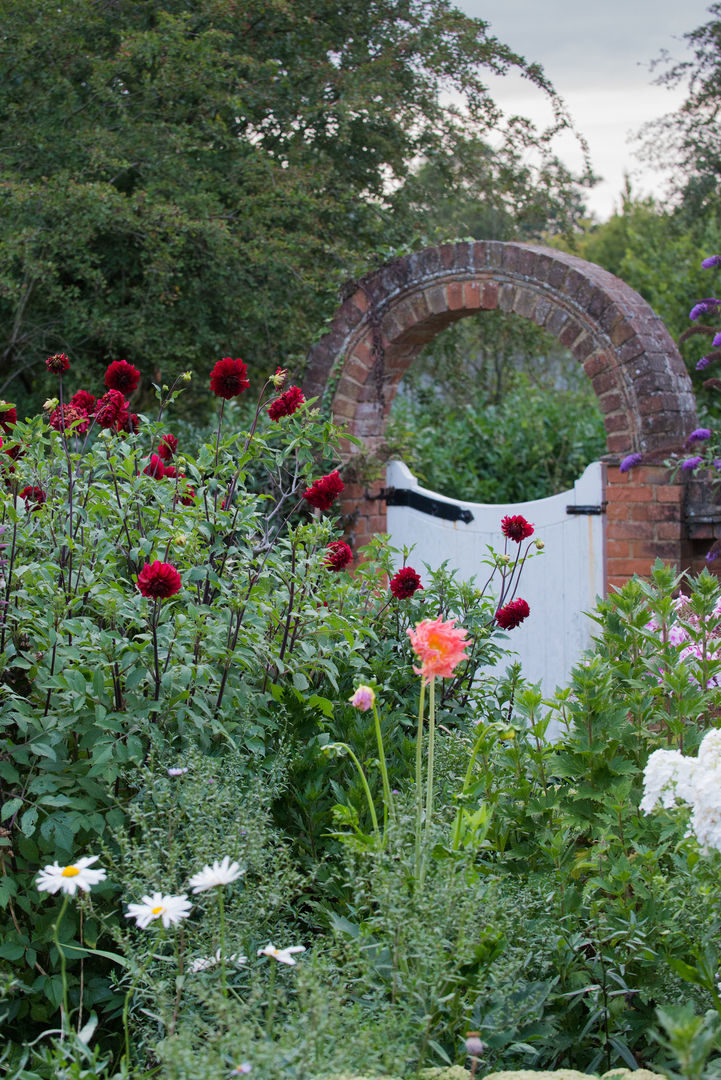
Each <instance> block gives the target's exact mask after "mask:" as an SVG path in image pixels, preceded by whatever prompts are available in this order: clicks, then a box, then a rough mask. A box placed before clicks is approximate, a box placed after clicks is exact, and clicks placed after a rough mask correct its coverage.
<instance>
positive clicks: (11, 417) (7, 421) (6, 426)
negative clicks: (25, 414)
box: [0, 402, 18, 435]
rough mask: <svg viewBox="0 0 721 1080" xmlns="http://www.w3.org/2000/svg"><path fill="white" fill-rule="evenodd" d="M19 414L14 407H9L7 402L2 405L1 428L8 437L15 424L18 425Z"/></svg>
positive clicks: (0, 412) (0, 410) (0, 405)
mask: <svg viewBox="0 0 721 1080" xmlns="http://www.w3.org/2000/svg"><path fill="white" fill-rule="evenodd" d="M17 422H18V414H17V410H16V408H15V406H14V405H7V404H6V403H5V402H2V404H0V428H2V429H3V431H4V432H5V434H6V435H9V434H10V428H11V427H12V425H13V424H17Z"/></svg>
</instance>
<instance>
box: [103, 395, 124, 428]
mask: <svg viewBox="0 0 721 1080" xmlns="http://www.w3.org/2000/svg"><path fill="white" fill-rule="evenodd" d="M125 405H126V401H125V398H124V397H123V395H122V394H121V393H120V391H119V390H108V392H107V394H103V396H102V397H101V398H100V400H99V401H98V404H97V407H96V409H95V419H96V420H97V422H98V423H99V424H100V426H101V427H102V428H112V427H115V425H116V424H117V422H118V419H119V418H120V416H121V415H122V413H123V412H125V411H126V409H125Z"/></svg>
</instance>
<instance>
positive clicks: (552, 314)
mask: <svg viewBox="0 0 721 1080" xmlns="http://www.w3.org/2000/svg"><path fill="white" fill-rule="evenodd" d="M497 309H498V310H501V311H506V312H513V313H515V314H516V315H518V316H520V317H521V318H525V319H530V320H531V321H532V322H534V323H536V325H538V326H540V327H542V328H543V329H544V330H546V331H547V332H548V333H549V334H551V335H552V336H554V337H555V338H557V339H558V341H560V342H561V344H562V345H564V346H565V347H566V348H568V349H569V350H570V352H571V353H572V354H573V356H575V358H576V359H577V360H578V362H579V363H580V364H582V365H583V367H584V370H585V372H586V374H587V375H588V377H589V378H590V380H591V382H592V385H593V389H594V391H595V393H596V396H597V398H598V403H599V407H600V410H601V413H602V414H603V418H604V424H605V427H606V443H607V449H608V457H607V460H608V462H609V463H613V464H617V463H618V460H619V457H620V456H623V455H625V454H630V453H633V452H643V453H649V452H653V456H654V457H655V458H658V459H659V460H661V459H662V458H663V451H664V450H665V449H677V448H678V447H679V445H680V444H681V442H682V441H683V439H684V438H685V437H686V435H687V434H688V433H689V432H690V431H691V430H692V429H693V428H694V427H695V426H696V403H695V398H694V395H693V390H692V386H691V380H690V378H689V375H688V372H687V371H686V368H685V366H684V363H683V361H682V359H681V357H680V355H679V353H678V350H677V348H676V346H675V344H674V342H673V340H672V338H671V336H670V334H669V333H668V331H667V329H666V327H665V326H664V324H663V322H662V321H661V319H660V318H659V317H658V316H657V315H656V314H654V312H653V311H652V309H651V308H650V307H649V305H648V304H647V303H646V301H645V300H644V299H643V298H642V297H641V296H639V294H638V293H637V292H635V291H634V290H633V289H631V288H630V286H629V285H627V284H626V283H625V282H623V281H621V280H620V279H619V278H617V277H614V275H613V274H610V273H608V272H607V271H605V270H602V269H601V267H599V266H595V265H594V264H593V263H588V262H586V261H585V260H583V259H579V258H577V257H576V256H573V255H568V254H566V253H565V252H561V251H556V250H554V249H551V248H544V247H540V246H537V245H534V244H521V243H501V242H497V241H476V242H473V241H467V242H460V243H449V244H442V245H440V246H438V247H432V248H426V249H425V250H424V251H418V252H414V253H413V254H411V255H407V256H405V257H403V258H399V259H395V260H394V261H393V262H390V263H387V264H386V265H385V266H382V267H381V268H380V269H379V270H377V271H376V272H375V273H373V274H370V275H368V276H367V277H365V278H363V279H362V280H361V281H359V282H358V283H357V285H356V287H355V288H354V289H353V291H352V292H351V293H350V295H349V296H348V297H347V299H346V300H345V302H344V303H343V304H342V305H341V307H340V308H339V309H338V311H337V312H336V315H335V317H334V319H333V321H332V323H331V325H330V328H329V331H328V333H326V334H325V335H324V336H323V337H322V338H321V339H320V341H319V342H318V343H317V345H316V346H315V347H314V348H313V349H312V350H311V352H310V354H309V357H308V368H307V372H306V379H305V386H306V391H307V393H308V394H309V395H314V396H315V395H317V396H319V397H320V398H322V399H323V400H324V403H325V406H326V407H327V408H328V410H329V411H330V413H331V414H332V415H333V417H334V419H335V420H336V421H337V422H338V423H343V424H345V425H346V426H347V429H348V430H349V432H350V433H351V434H353V435H355V436H358V437H360V438H361V439H362V440H363V443H364V444H365V445H366V447H367V448H368V449H369V450H371V451H372V450H374V449H376V448H377V447H378V446H379V445H380V443H381V442H382V440H383V435H384V431H385V426H386V422H387V419H388V414H389V411H390V407H391V403H392V401H393V398H394V396H395V392H396V390H397V387H398V383H399V382H400V380H401V378H402V376H403V374H404V373H405V371H406V370H407V368H408V367H409V365H410V364H411V363H412V362H413V359H414V357H415V356H417V355H418V353H419V352H420V350H421V349H422V348H423V346H424V345H426V344H427V343H428V342H429V341H431V340H432V339H433V338H434V337H435V336H436V334H438V333H439V332H440V331H441V330H443V329H445V327H447V326H449V325H450V324H451V323H453V322H455V321H456V320H458V319H462V318H465V317H467V316H469V315H472V314H478V313H479V312H482V311H493V310H497ZM345 452H346V453H347V455H348V457H349V458H350V457H352V455H353V453H354V452H355V448H354V446H353V444H351V443H346V445H345ZM607 480H608V484H607V489H606V491H607V515H608V518H607V531H606V541H607V548H606V551H607V581H608V584H610V585H616V584H620V583H622V582H623V581H624V580H626V579H627V578H628V577H629V576H630V575H632V574H634V573H640V574H647V573H648V571H649V569H650V567H651V565H652V564H653V562H654V559H655V558H656V557H660V558H663V559H664V560H668V561H672V562H676V563H679V564H681V563H682V561H683V543H684V532H683V527H682V503H683V484H682V481H681V480H677V481H676V482H672V480H671V478H670V476H669V474H668V471H667V470H666V469H664V468H663V467H661V466H646V467H644V468H641V469H634V470H633V471H632V472H631V473H626V474H621V473H619V472H618V470H617V469H609V470H608V477H607ZM380 489H381V485H380V484H379V485H377V490H375V491H372V490H366V489H364V488H362V487H361V486H360V485H357V484H355V485H354V484H348V486H347V490H346V492H345V498H344V506H343V509H344V511H345V513H346V514H350V522H351V524H350V533H351V539H352V541H353V542H354V543H355V545H356V546H360V545H362V544H363V543H365V542H367V540H369V539H370V537H371V536H372V535H373V534H374V533H377V532H382V531H384V530H385V505H384V503H383V501H382V499H381V498H380Z"/></svg>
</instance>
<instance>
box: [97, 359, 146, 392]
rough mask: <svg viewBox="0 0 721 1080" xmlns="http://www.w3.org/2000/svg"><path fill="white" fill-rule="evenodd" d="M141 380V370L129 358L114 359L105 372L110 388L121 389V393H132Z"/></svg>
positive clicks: (106, 381) (107, 384)
mask: <svg viewBox="0 0 721 1080" xmlns="http://www.w3.org/2000/svg"><path fill="white" fill-rule="evenodd" d="M139 382H140V372H139V371H138V369H137V368H136V367H133V365H132V364H129V363H128V361H127V360H114V361H113V362H112V364H110V365H109V367H108V369H107V371H106V372H105V385H106V386H107V388H108V390H119V391H120V393H121V394H132V392H133V390H135V389H136V387H137V385H138V383H139Z"/></svg>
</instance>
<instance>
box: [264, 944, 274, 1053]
mask: <svg viewBox="0 0 721 1080" xmlns="http://www.w3.org/2000/svg"><path fill="white" fill-rule="evenodd" d="M270 959H271V965H270V980H269V982H268V1010H267V1012H266V1014H265V1030H266V1032H267V1035H268V1038H269V1039H272V1038H273V1018H274V1016H275V965H276V963H277V960H276V961H273V958H272V957H271V958H270Z"/></svg>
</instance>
